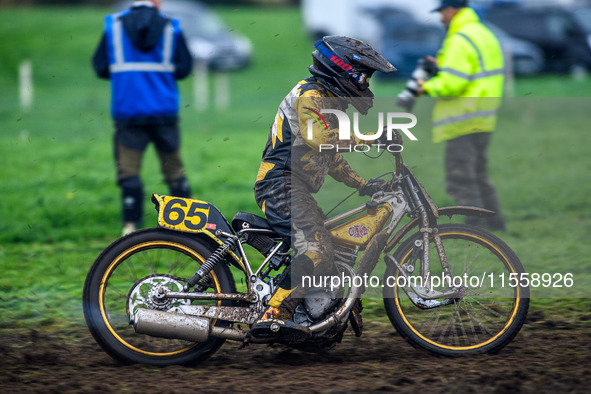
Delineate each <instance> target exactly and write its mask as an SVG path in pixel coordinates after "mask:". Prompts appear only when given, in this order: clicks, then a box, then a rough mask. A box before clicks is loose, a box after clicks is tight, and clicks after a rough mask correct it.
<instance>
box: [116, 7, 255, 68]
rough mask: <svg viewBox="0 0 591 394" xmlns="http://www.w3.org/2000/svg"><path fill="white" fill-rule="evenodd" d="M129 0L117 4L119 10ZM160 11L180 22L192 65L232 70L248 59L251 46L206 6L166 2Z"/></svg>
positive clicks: (242, 65) (249, 59)
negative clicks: (197, 63) (201, 63)
mask: <svg viewBox="0 0 591 394" xmlns="http://www.w3.org/2000/svg"><path fill="white" fill-rule="evenodd" d="M130 6H131V1H122V2H120V3H118V5H117V7H116V9H117V10H118V11H123V10H126V9H128V8H129V7H130ZM160 11H161V12H162V13H163V14H165V15H166V16H169V17H171V18H175V19H178V20H180V22H181V28H182V30H183V32H184V34H185V38H186V40H187V46H188V47H189V51H190V52H191V54H192V55H193V59H194V60H195V61H196V62H203V63H205V64H207V66H208V67H209V68H210V69H213V70H235V69H240V68H244V67H246V66H247V65H248V64H249V63H250V61H251V57H252V43H251V41H250V40H249V39H248V38H247V37H245V36H244V35H242V34H240V33H237V32H235V31H232V29H230V28H229V27H228V26H227V25H226V24H225V23H224V21H222V19H221V18H220V17H219V16H218V14H216V13H215V11H213V10H212V9H211V8H209V7H208V6H207V5H205V4H203V3H200V2H197V1H183V0H166V1H163V2H162V6H161V9H160Z"/></svg>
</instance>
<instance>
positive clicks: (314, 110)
mask: <svg viewBox="0 0 591 394" xmlns="http://www.w3.org/2000/svg"><path fill="white" fill-rule="evenodd" d="M342 102H343V101H342V100H337V99H336V98H335V96H334V95H333V94H332V93H330V92H329V91H328V90H326V89H325V88H324V87H323V86H322V85H321V84H319V83H318V82H317V81H316V79H315V78H314V77H310V78H307V79H304V80H302V81H300V82H298V84H297V85H296V86H295V87H294V88H293V89H292V90H291V92H289V94H288V95H287V96H286V97H285V99H283V101H282V102H281V104H280V105H279V109H278V111H277V115H276V116H275V122H274V123H273V125H272V126H271V130H270V132H269V137H268V139H267V144H266V146H265V150H264V151H263V157H262V161H261V166H260V168H259V172H258V175H257V179H256V182H257V183H260V182H263V183H267V182H272V181H273V180H276V179H278V178H289V179H290V180H289V182H290V183H291V184H295V183H297V184H299V185H303V186H304V187H305V188H306V189H307V191H308V192H310V193H316V192H318V190H319V189H320V188H321V187H322V185H323V183H324V180H325V179H326V176H327V175H330V176H331V177H333V178H334V179H336V180H337V181H339V182H343V183H344V184H346V185H347V186H349V187H352V188H356V189H357V188H359V187H361V186H362V185H364V184H365V182H366V181H365V180H364V179H363V178H362V177H361V176H359V174H357V173H356V172H355V171H354V170H353V169H352V168H351V167H350V166H349V164H348V163H347V162H346V161H345V159H344V158H343V156H342V155H341V154H340V153H337V152H336V150H335V149H331V150H327V149H323V150H322V151H320V146H321V145H322V146H334V147H336V146H344V145H347V146H349V145H350V144H359V143H363V141H361V140H358V139H357V137H356V136H354V135H351V139H350V140H348V141H340V140H339V131H338V122H337V119H336V117H334V116H333V115H330V114H328V115H327V114H325V115H323V116H321V117H319V115H320V114H321V111H322V109H338V110H345V108H342V104H341V103H342ZM339 106H340V107H339ZM255 189H256V186H255Z"/></svg>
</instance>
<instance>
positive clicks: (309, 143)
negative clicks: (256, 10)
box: [251, 36, 396, 342]
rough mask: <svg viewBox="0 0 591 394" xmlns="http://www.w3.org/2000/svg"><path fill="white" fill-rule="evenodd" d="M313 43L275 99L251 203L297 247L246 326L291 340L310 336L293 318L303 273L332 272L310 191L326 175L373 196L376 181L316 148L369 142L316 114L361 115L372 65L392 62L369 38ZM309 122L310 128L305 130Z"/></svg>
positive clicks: (386, 68)
mask: <svg viewBox="0 0 591 394" xmlns="http://www.w3.org/2000/svg"><path fill="white" fill-rule="evenodd" d="M315 48H316V50H315V51H314V52H313V53H312V58H313V64H312V65H311V66H310V67H308V70H309V71H310V73H311V74H312V76H311V77H308V78H306V79H304V80H301V81H300V82H298V83H297V85H296V86H295V87H294V88H293V89H292V90H291V91H290V92H289V94H288V95H287V96H286V97H285V98H284V99H283V101H282V102H281V104H280V105H279V109H278V111H277V114H276V116H275V122H274V123H273V125H272V126H271V130H270V132H269V137H268V139H267V143H266V146H265V149H264V151H263V155H262V160H261V165H260V168H259V172H258V175H257V178H256V182H255V186H254V190H255V198H256V201H257V204H258V205H259V206H260V207H261V209H262V211H263V213H264V214H265V217H266V219H267V221H268V223H269V225H270V226H271V227H272V228H273V230H275V231H276V232H277V233H278V234H279V235H281V237H282V238H283V241H284V242H285V243H286V244H287V245H290V246H291V247H292V248H293V250H294V251H295V252H296V257H295V258H294V259H293V261H292V264H291V266H290V267H289V268H288V269H287V270H286V272H285V273H284V275H283V277H282V279H281V280H280V281H279V283H278V288H277V290H276V291H275V293H274V294H273V296H272V297H271V299H270V300H269V302H268V305H269V308H268V309H267V310H266V311H265V312H264V313H263V315H262V316H261V318H260V319H259V320H258V321H257V322H255V324H254V325H253V327H252V329H251V334H252V335H253V336H255V337H258V338H278V339H279V340H285V341H290V342H294V341H298V340H303V339H305V338H306V337H307V336H308V335H309V331H308V329H307V328H306V327H304V326H302V325H300V324H297V323H294V322H293V314H294V311H295V308H296V307H297V305H298V304H299V303H300V300H301V297H302V296H303V293H302V291H303V289H301V288H300V287H301V277H302V275H304V274H314V275H327V274H329V273H332V272H334V271H333V268H334V262H333V256H334V252H333V247H332V243H331V240H330V234H329V232H328V231H327V230H326V228H325V227H324V223H323V222H324V218H325V215H324V213H323V212H322V210H321V209H320V207H319V206H318V204H317V203H316V200H315V199H314V197H313V196H312V194H314V193H316V192H318V190H319V189H320V188H321V187H322V185H323V183H324V180H325V178H326V176H327V175H330V176H331V177H332V178H334V179H335V180H337V181H339V182H342V183H344V184H345V185H347V186H349V187H351V188H354V189H357V190H358V191H359V194H360V195H362V196H363V195H372V194H373V193H375V192H377V191H378V190H379V188H380V187H381V186H382V183H381V181H370V182H368V181H366V180H365V179H363V178H362V177H361V176H360V175H359V174H358V173H357V172H355V171H354V170H353V169H352V168H351V167H350V166H349V164H348V163H347V161H346V160H345V159H344V158H343V156H342V155H341V154H340V153H338V150H324V149H319V147H320V146H321V145H322V146H333V147H336V146H339V144H340V146H342V145H344V144H345V143H346V145H347V146H350V144H364V143H366V142H367V141H364V140H361V139H359V138H358V137H357V136H355V135H351V136H350V138H351V139H350V140H347V141H339V131H338V122H337V119H336V117H334V116H332V117H331V116H326V115H325V117H322V116H321V119H322V121H323V122H319V121H318V115H320V114H321V112H322V109H338V110H341V111H344V110H345V109H346V107H347V106H348V105H349V104H351V105H353V106H354V107H355V109H356V110H357V111H359V112H360V113H362V114H364V115H365V114H367V112H368V111H369V109H370V108H371V107H372V105H373V98H374V95H373V93H372V91H371V90H370V89H369V78H370V77H371V76H372V74H373V73H374V72H375V71H376V70H378V71H381V72H392V71H396V68H394V67H393V66H392V65H391V64H390V63H389V62H388V61H387V60H386V59H384V58H383V57H382V56H381V55H380V54H379V53H378V52H376V51H375V50H374V49H373V48H372V47H371V46H369V45H368V44H366V43H364V42H362V41H359V40H356V39H353V38H349V37H344V36H327V37H324V38H323V39H321V40H319V41H318V42H317V43H316V44H315ZM310 119H312V122H309V120H310ZM310 125H313V127H312V130H313V133H310V130H308V128H309V127H310ZM306 131H307V132H306ZM298 289H300V291H296V290H298ZM304 294H305V293H304Z"/></svg>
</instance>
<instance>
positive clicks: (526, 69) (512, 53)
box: [483, 21, 544, 75]
mask: <svg viewBox="0 0 591 394" xmlns="http://www.w3.org/2000/svg"><path fill="white" fill-rule="evenodd" d="M483 23H484V25H486V27H488V28H489V29H490V31H491V32H492V33H493V34H494V35H495V36H496V37H497V40H499V44H501V48H502V50H503V53H504V56H505V63H506V64H508V62H507V60H509V61H510V62H511V65H512V67H513V73H514V74H515V75H532V74H537V73H539V72H541V71H542V70H543V69H544V52H543V51H542V50H541V49H540V47H538V46H537V45H534V44H532V43H531V42H528V41H525V40H520V39H518V38H515V37H512V36H510V35H509V34H507V33H506V32H505V31H504V30H502V29H501V28H499V27H498V26H496V25H493V24H492V23H490V22H488V21H483Z"/></svg>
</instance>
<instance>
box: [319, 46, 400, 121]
mask: <svg viewBox="0 0 591 394" xmlns="http://www.w3.org/2000/svg"><path fill="white" fill-rule="evenodd" d="M314 47H315V48H316V50H315V51H314V52H313V53H312V58H313V64H312V65H311V66H310V67H308V70H310V72H311V73H312V75H314V77H316V79H317V80H318V82H320V83H321V84H322V85H323V86H324V87H326V88H327V89H328V90H329V91H330V92H332V93H333V94H334V95H335V96H337V97H346V98H348V99H349V101H350V102H351V104H353V105H354V106H355V108H357V110H358V111H359V112H361V113H362V114H366V113H367V111H368V110H369V108H371V106H372V99H373V97H374V95H373V93H372V91H371V90H370V89H369V78H370V77H371V76H372V74H373V73H374V71H376V70H378V71H382V72H386V73H389V72H392V71H396V68H394V66H392V65H391V64H390V63H389V62H388V61H387V60H386V59H384V58H383V57H382V55H380V54H379V53H378V52H376V51H375V50H374V49H373V48H372V47H371V46H369V45H368V44H366V43H364V42H363V41H359V40H356V39H354V38H350V37H344V36H326V37H324V38H323V39H321V40H319V41H318V42H317V43H316V44H314ZM357 97H360V98H361V99H356V98H357Z"/></svg>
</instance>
